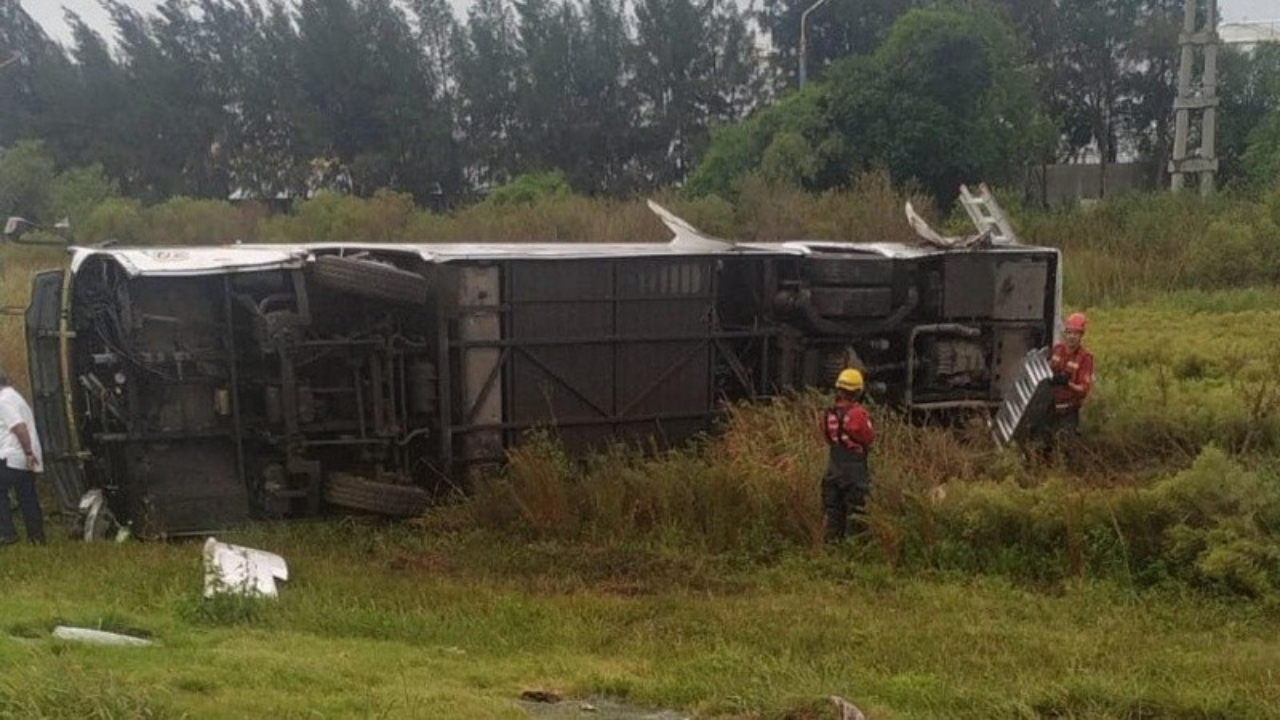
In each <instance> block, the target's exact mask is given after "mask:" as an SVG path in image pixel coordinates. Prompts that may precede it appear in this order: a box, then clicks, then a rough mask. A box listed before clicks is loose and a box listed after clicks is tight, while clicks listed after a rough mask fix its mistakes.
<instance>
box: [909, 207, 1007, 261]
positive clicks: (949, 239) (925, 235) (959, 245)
mask: <svg viewBox="0 0 1280 720" xmlns="http://www.w3.org/2000/svg"><path fill="white" fill-rule="evenodd" d="M906 211H907V223H908V224H910V225H911V229H912V230H915V231H916V235H919V236H920V239H921V240H924V241H925V242H927V243H929V244H930V245H933V246H935V247H940V248H945V249H948V250H960V249H965V248H973V247H982V246H983V245H989V244H990V243H991V231H990V230H982V231H979V232H978V234H977V235H943V234H941V233H939V232H938V231H937V230H934V229H933V228H932V227H930V226H929V223H928V222H926V221H925V219H924V218H922V217H920V215H919V214H918V213H917V212H916V209H915V208H914V207H913V206H912V205H911V201H909V200H908V201H907V205H906Z"/></svg>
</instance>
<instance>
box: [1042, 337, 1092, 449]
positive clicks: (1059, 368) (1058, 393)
mask: <svg viewBox="0 0 1280 720" xmlns="http://www.w3.org/2000/svg"><path fill="white" fill-rule="evenodd" d="M1087 323H1088V321H1087V319H1086V318H1085V316H1084V313H1078V312H1077V313H1071V314H1070V315H1068V316H1067V322H1066V326H1065V327H1064V328H1063V333H1062V342H1060V343H1055V344H1054V346H1053V349H1052V350H1050V351H1049V369H1050V370H1052V371H1053V377H1052V378H1051V379H1050V381H1049V382H1050V384H1052V385H1053V409H1052V411H1051V412H1050V413H1049V418H1048V420H1047V422H1046V423H1045V427H1044V435H1043V438H1044V441H1045V445H1046V449H1047V450H1049V451H1053V450H1055V449H1057V448H1060V447H1061V446H1062V443H1063V441H1064V440H1069V439H1072V438H1074V437H1075V436H1076V434H1077V433H1078V432H1079V429H1080V406H1081V405H1083V404H1084V400H1085V398H1087V397H1088V396H1089V390H1090V389H1091V388H1092V387H1093V355H1091V354H1089V351H1088V350H1085V349H1084V345H1083V344H1082V343H1083V340H1084V330H1085V325H1086V324H1087Z"/></svg>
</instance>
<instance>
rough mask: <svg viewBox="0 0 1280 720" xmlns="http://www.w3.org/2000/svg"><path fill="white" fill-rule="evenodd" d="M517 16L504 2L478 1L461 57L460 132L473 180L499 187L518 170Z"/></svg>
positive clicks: (493, 0) (459, 71)
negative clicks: (466, 145)
mask: <svg viewBox="0 0 1280 720" xmlns="http://www.w3.org/2000/svg"><path fill="white" fill-rule="evenodd" d="M518 54H519V50H518V48H517V47H516V27H515V21H514V18H512V16H511V13H510V11H509V10H508V8H507V6H506V4H505V3H504V2H503V0H479V2H477V3H476V4H475V5H474V6H472V8H471V11H470V13H469V14H468V16H467V43H466V44H465V45H464V47H463V48H462V49H461V53H460V55H459V59H458V85H459V89H460V95H461V99H462V106H461V116H460V121H461V122H460V130H461V132H462V134H463V137H464V138H465V140H466V142H467V143H468V144H469V146H470V151H471V158H470V159H471V163H470V168H469V170H468V175H469V179H470V181H471V182H472V184H474V185H479V186H487V185H497V184H501V183H503V182H505V181H506V180H508V179H509V178H510V177H511V176H512V175H513V174H514V173H515V172H517V171H518V170H517V169H518V167H519V158H518V157H517V156H515V155H514V154H513V153H512V152H511V151H512V149H513V148H512V144H513V142H514V137H513V135H514V133H515V131H516V128H517V117H516V112H517V110H516V97H517V82H518V80H517V76H518V73H519V72H520V65H519V60H518Z"/></svg>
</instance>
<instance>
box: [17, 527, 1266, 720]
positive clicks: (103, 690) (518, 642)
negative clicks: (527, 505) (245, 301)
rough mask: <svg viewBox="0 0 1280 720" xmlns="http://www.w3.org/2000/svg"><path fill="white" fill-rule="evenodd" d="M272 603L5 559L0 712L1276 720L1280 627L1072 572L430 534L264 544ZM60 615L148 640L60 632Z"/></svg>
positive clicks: (114, 553) (382, 532) (1227, 607)
mask: <svg viewBox="0 0 1280 720" xmlns="http://www.w3.org/2000/svg"><path fill="white" fill-rule="evenodd" d="M234 539H235V540H238V541H241V542H244V543H247V544H250V545H253V546H256V547H265V548H270V549H272V550H275V551H278V552H280V553H282V554H283V555H284V556H285V557H286V558H287V559H288V560H289V562H290V572H291V577H292V579H291V581H290V582H289V583H287V584H286V585H285V586H284V587H283V590H282V597H281V598H280V600H279V601H278V602H262V603H224V604H207V603H204V602H201V601H200V600H199V593H200V568H199V561H198V558H199V545H198V544H197V543H171V544H150V545H143V544H126V545H119V546H114V545H75V544H65V543H59V544H55V545H53V546H51V547H47V548H6V549H5V550H4V553H3V555H2V556H0V568H2V569H0V583H3V586H4V587H5V592H4V594H3V599H0V611H2V612H0V616H2V617H3V618H4V621H3V626H0V629H2V630H3V636H0V715H4V716H7V717H121V718H125V717H180V716H184V715H186V716H191V717H227V718H235V717H269V716H273V717H422V718H429V717H445V718H471V717H479V718H488V717H492V718H501V717H522V716H524V711H523V710H521V708H520V706H519V705H518V703H517V700H516V699H517V697H518V696H519V694H520V693H521V692H522V691H524V690H529V689H545V690H552V691H555V692H557V693H561V694H563V695H565V696H566V697H571V698H586V697H591V696H597V695H607V696H611V697H614V698H621V699H624V700H626V701H628V702H630V703H634V704H636V705H640V706H644V707H649V708H675V709H679V710H681V711H682V712H686V713H690V714H697V715H706V716H729V717H777V718H781V717H792V718H805V717H813V718H817V717H835V715H834V711H833V709H831V708H829V707H827V705H826V703H825V700H824V699H825V697H826V696H827V695H831V694H836V695H841V696H843V697H846V698H848V699H850V700H852V701H853V702H855V703H856V704H858V705H859V706H860V707H861V708H862V709H863V710H864V711H865V712H867V713H868V715H869V717H872V718H917V717H918V718H961V717H968V718H990V717H1117V718H1119V717H1132V718H1137V717H1143V718H1154V717H1179V718H1182V717H1185V718H1192V717H1196V718H1203V717H1210V718H1213V717H1220V718H1247V717H1258V718H1262V717H1274V716H1275V715H1276V714H1277V713H1280V682H1277V680H1278V678H1277V668H1280V640H1278V639H1277V638H1280V632H1278V631H1280V616H1277V614H1276V613H1275V612H1274V611H1269V610H1267V609H1264V608H1262V607H1258V606H1255V605H1251V604H1248V603H1245V602H1241V601H1231V600H1221V599H1217V600H1215V599H1213V598H1209V597H1204V596H1195V595H1190V594H1184V593H1179V592H1173V591H1159V592H1144V593H1141V594H1134V593H1132V592H1130V591H1126V590H1123V589H1120V588H1119V587H1116V586H1114V585H1111V584H1108V583H1101V582H1083V583H1079V584H1073V585H1068V586H1065V587H1062V588H1060V589H1058V590H1057V591H1055V592H1053V593H1042V592H1032V591H1030V590H1028V589H1026V588H1023V587H1019V586H1016V585H1013V584H1010V583H1008V582H1007V581H1004V580H1001V579H999V578H990V577H987V578H982V577H959V576H943V575H928V574H924V575H920V574H916V575H910V576H900V575H895V574H894V573H892V572H890V571H889V570H887V569H886V568H885V566H884V565H883V564H881V563H879V562H877V561H876V560H875V559H874V555H873V554H869V553H866V552H864V551H860V550H858V549H857V548H850V549H846V550H845V551H842V552H836V553H828V554H819V555H811V554H805V553H796V554H791V555H788V556H786V557H783V558H780V559H778V560H777V561H776V562H772V563H767V564H762V563H755V562H746V561H744V560H743V559H742V558H739V557H734V556H711V555H703V554H696V553H694V554H686V553H680V554H672V553H666V552H661V551H654V550H649V551H646V550H642V549H632V550H614V551H610V552H607V553H605V552H592V551H590V550H588V549H584V548H581V547H574V546H568V545H558V544H553V543H544V544H532V545H531V544H525V543H518V542H514V541H510V540H503V539H501V538H496V537H493V536H487V535H476V534H466V533H464V534H441V533H434V532H428V531H426V530H425V529H424V528H422V527H414V526H401V527H377V526H369V525H356V524H349V523H348V524H344V523H332V524H312V525H295V526H291V527H275V528H260V529H256V530H250V531H248V532H246V533H242V534H239V535H236V536H234ZM56 624H72V625H79V626H88V627H100V628H103V629H108V630H116V631H123V632H132V633H137V634H142V635H146V636H149V637H151V638H152V639H154V640H155V641H157V643H158V644H157V645H156V646H154V647H150V648H110V647H96V646H84V645H75V644H71V643H67V642H64V641H55V640H52V639H50V638H49V631H50V630H51V629H52V627H53V626H54V625H56Z"/></svg>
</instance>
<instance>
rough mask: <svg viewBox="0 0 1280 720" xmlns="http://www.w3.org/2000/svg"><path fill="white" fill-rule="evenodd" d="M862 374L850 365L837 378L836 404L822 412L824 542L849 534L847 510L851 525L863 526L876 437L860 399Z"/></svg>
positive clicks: (858, 528)
mask: <svg viewBox="0 0 1280 720" xmlns="http://www.w3.org/2000/svg"><path fill="white" fill-rule="evenodd" d="M862 391H863V380H862V373H861V372H860V371H858V370H855V369H853V368H849V369H847V370H843V371H841V373H840V376H839V377H838V378H836V400H835V404H834V405H832V406H831V407H829V408H827V409H826V410H825V411H824V412H823V414H822V434H823V437H824V438H825V439H826V441H827V445H828V446H829V447H830V449H829V455H828V460H827V471H826V473H824V474H823V476H822V507H823V510H824V511H825V513H826V539H827V542H839V541H841V540H844V539H845V538H846V537H848V535H849V513H850V512H851V511H852V512H853V513H854V515H855V520H854V527H855V529H856V530H861V529H862V528H863V527H865V524H864V521H863V513H864V511H865V509H866V503H867V494H868V493H869V492H870V491H871V474H870V472H869V471H868V469H867V453H868V452H870V450H871V443H873V442H874V441H875V439H876V431H875V428H873V427H872V426H871V418H869V417H868V416H867V410H866V408H864V407H862V404H861V403H860V402H859V401H860V400H861V399H862Z"/></svg>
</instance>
